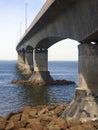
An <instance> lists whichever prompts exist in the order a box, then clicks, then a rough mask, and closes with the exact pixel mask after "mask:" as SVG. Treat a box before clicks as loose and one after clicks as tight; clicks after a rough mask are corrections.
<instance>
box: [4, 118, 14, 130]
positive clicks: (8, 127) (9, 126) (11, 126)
mask: <svg viewBox="0 0 98 130" xmlns="http://www.w3.org/2000/svg"><path fill="white" fill-rule="evenodd" d="M14 127H15V124H14V122H13V121H12V120H10V121H9V122H8V123H7V125H6V127H5V130H11V129H13V128H14Z"/></svg>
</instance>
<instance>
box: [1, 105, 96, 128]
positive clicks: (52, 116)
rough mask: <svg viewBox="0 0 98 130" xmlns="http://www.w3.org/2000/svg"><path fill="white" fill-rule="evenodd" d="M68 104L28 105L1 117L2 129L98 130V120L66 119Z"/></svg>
mask: <svg viewBox="0 0 98 130" xmlns="http://www.w3.org/2000/svg"><path fill="white" fill-rule="evenodd" d="M66 106H67V105H66V104H61V105H56V106H55V105H40V106H34V107H31V106H27V107H24V108H22V109H21V110H20V111H19V112H16V113H10V114H8V115H7V116H4V117H0V130H98V121H96V122H94V121H89V122H82V121H78V120H70V121H67V120H66V121H65V120H64V119H62V118H61V115H62V113H63V111H64V110H65V109H66Z"/></svg>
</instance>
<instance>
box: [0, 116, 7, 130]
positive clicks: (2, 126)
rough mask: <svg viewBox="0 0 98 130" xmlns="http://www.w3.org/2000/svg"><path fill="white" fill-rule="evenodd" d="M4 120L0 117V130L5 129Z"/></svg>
mask: <svg viewBox="0 0 98 130" xmlns="http://www.w3.org/2000/svg"><path fill="white" fill-rule="evenodd" d="M5 124H6V118H4V117H0V130H2V129H5Z"/></svg>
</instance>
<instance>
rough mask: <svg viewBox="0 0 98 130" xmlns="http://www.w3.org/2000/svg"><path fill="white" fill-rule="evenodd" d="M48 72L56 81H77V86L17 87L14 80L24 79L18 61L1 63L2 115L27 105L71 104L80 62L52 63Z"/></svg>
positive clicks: (0, 101) (0, 112) (0, 93)
mask: <svg viewBox="0 0 98 130" xmlns="http://www.w3.org/2000/svg"><path fill="white" fill-rule="evenodd" d="M48 70H49V71H50V74H51V75H52V77H53V78H54V79H67V80H71V81H75V82H76V85H63V86H62V85H60V86H56V85H54V86H44V87H36V86H34V87H33V86H32V87H30V86H23V85H15V84H12V83H11V81H12V80H14V79H22V78H23V77H22V76H21V74H20V73H19V72H18V70H17V61H0V115H5V114H8V113H9V112H15V111H18V110H20V109H21V108H22V107H24V106H27V105H32V106H33V105H40V104H60V103H65V102H66V103H69V102H71V100H72V98H73V96H74V92H75V88H76V87H77V86H78V62H74V61H73V62H67V61H51V62H49V63H48Z"/></svg>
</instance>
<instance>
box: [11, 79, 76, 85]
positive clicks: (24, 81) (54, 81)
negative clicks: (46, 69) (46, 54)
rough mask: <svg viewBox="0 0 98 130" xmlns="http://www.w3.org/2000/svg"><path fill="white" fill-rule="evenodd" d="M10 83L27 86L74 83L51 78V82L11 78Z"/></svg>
mask: <svg viewBox="0 0 98 130" xmlns="http://www.w3.org/2000/svg"><path fill="white" fill-rule="evenodd" d="M11 83H14V84H20V85H28V86H45V85H72V84H75V82H73V81H68V80H53V81H51V82H31V81H29V80H12V81H11Z"/></svg>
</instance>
